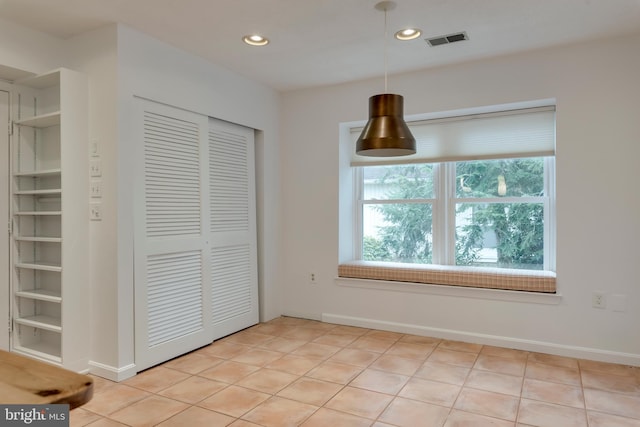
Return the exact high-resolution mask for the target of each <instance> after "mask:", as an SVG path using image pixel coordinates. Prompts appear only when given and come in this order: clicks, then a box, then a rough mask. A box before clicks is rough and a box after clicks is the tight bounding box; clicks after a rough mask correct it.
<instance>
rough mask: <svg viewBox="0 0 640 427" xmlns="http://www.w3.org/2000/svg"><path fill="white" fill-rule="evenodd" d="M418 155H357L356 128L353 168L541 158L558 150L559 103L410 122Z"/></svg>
mask: <svg viewBox="0 0 640 427" xmlns="http://www.w3.org/2000/svg"><path fill="white" fill-rule="evenodd" d="M407 125H408V126H409V128H410V129H411V133H413V136H414V137H415V138H416V148H417V150H416V154H412V155H410V156H402V157H388V158H380V157H366V156H359V155H357V154H356V149H355V146H356V141H357V140H358V137H359V136H360V132H361V131H362V128H353V129H351V143H352V149H351V153H352V154H351V166H366V165H369V166H373V165H391V164H406V163H437V162H449V161H464V160H481V159H498V158H518V157H540V156H552V155H554V154H555V142H556V141H555V106H545V107H535V108H527V109H520V110H510V111H499V112H493V113H482V114H471V115H463V116H455V117H446V118H439V119H431V120H423V121H415V122H407Z"/></svg>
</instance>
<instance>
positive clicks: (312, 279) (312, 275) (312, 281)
mask: <svg viewBox="0 0 640 427" xmlns="http://www.w3.org/2000/svg"><path fill="white" fill-rule="evenodd" d="M317 279H318V278H317V277H316V273H309V283H310V284H312V285H315V284H317V283H318V282H317Z"/></svg>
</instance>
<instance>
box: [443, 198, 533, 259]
mask: <svg viewBox="0 0 640 427" xmlns="http://www.w3.org/2000/svg"><path fill="white" fill-rule="evenodd" d="M543 211H544V208H543V204H542V203H487V204H475V203H458V204H457V205H456V265H473V266H487V267H500V268H519V269H528V270H542V269H543V266H544V253H543V252H544V224H543V218H544V216H543Z"/></svg>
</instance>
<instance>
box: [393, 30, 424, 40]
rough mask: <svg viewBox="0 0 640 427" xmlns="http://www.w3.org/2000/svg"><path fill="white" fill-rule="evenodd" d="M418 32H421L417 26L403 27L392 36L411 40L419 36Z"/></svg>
mask: <svg viewBox="0 0 640 427" xmlns="http://www.w3.org/2000/svg"><path fill="white" fill-rule="evenodd" d="M420 34H422V31H420V30H419V29H418V28H405V29H404V30H400V31H398V32H397V33H395V35H394V37H395V38H397V39H398V40H413V39H417V38H418V37H420Z"/></svg>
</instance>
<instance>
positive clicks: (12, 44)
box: [0, 19, 64, 74]
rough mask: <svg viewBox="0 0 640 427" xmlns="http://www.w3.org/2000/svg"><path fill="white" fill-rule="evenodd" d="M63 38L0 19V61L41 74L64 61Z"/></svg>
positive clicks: (0, 62) (61, 64)
mask: <svg viewBox="0 0 640 427" xmlns="http://www.w3.org/2000/svg"><path fill="white" fill-rule="evenodd" d="M63 46H64V43H63V41H62V40H60V39H57V38H55V37H51V36H48V35H46V34H44V33H40V32H38V31H33V30H31V29H29V28H26V27H23V26H21V25H18V24H14V23H13V22H9V21H5V20H4V19H0V65H4V66H8V67H11V68H17V69H19V70H25V71H29V72H31V73H35V74H41V73H44V72H47V71H50V70H53V69H55V68H60V67H62V66H63V65H64V57H63V56H64V55H63Z"/></svg>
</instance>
